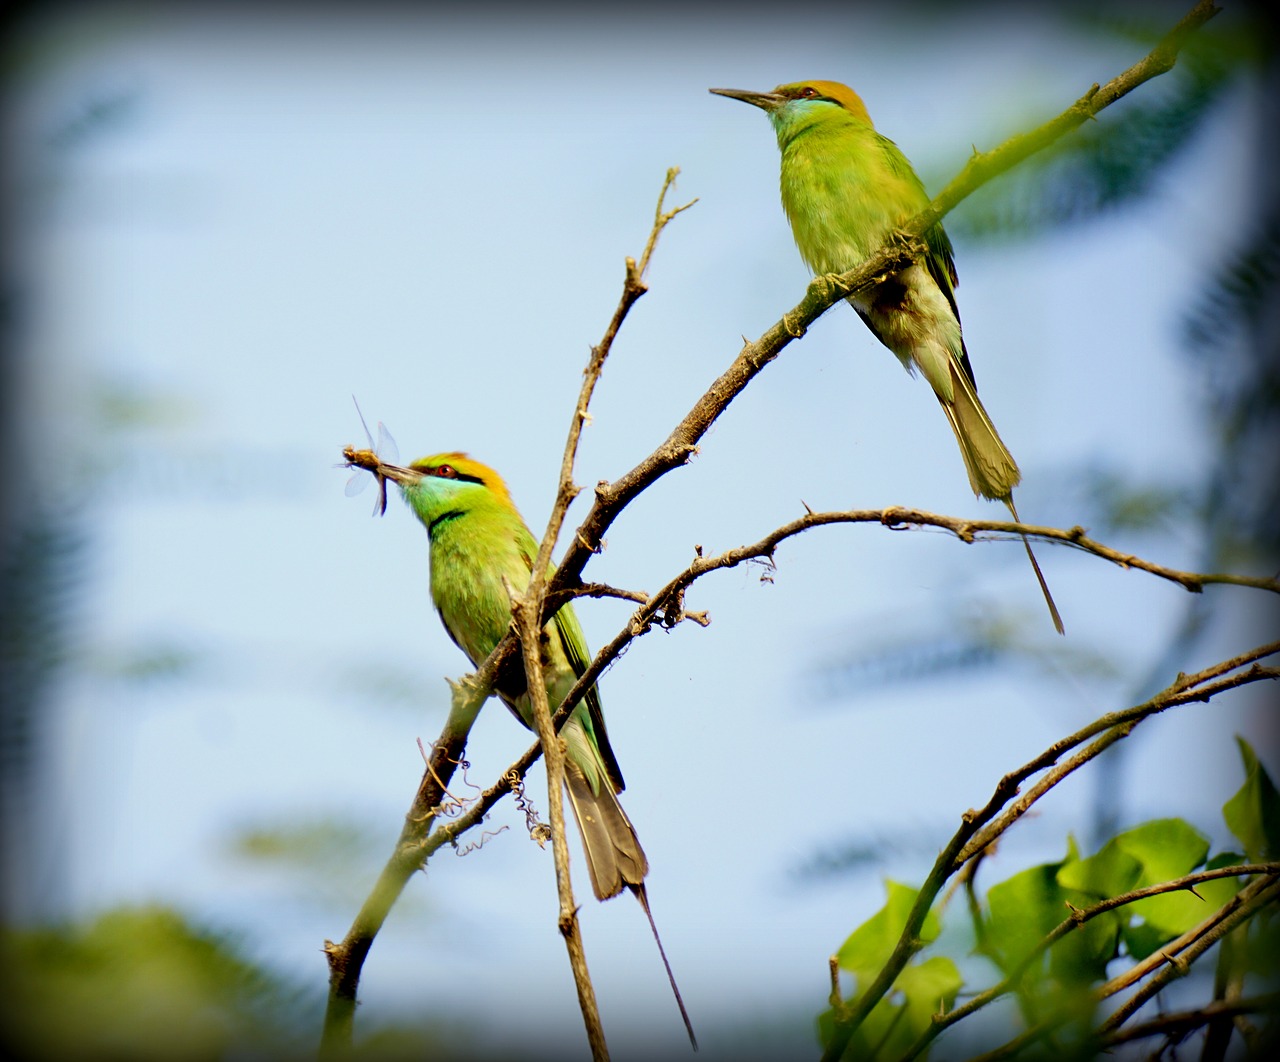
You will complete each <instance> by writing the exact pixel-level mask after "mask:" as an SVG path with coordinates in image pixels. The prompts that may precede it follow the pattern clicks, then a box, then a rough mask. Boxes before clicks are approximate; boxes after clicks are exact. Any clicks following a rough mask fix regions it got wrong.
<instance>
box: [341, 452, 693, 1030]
mask: <svg viewBox="0 0 1280 1062" xmlns="http://www.w3.org/2000/svg"><path fill="white" fill-rule="evenodd" d="M343 453H344V456H345V457H346V459H347V463H348V464H349V465H353V466H356V467H360V468H366V469H368V471H370V472H372V473H373V474H374V476H375V477H376V478H378V479H379V481H382V480H387V479H389V480H391V481H392V482H393V483H395V484H396V485H397V486H398V487H399V488H400V491H401V493H402V494H403V496H404V499H405V501H406V502H407V503H408V505H409V508H410V509H412V510H413V513H414V515H415V516H416V517H417V518H418V519H419V520H420V521H421V522H422V525H423V526H424V527H425V528H426V529H427V536H428V537H429V539H430V542H431V600H432V602H433V603H434V604H435V607H436V611H437V612H439V614H440V619H441V621H442V622H443V623H444V628H445V630H446V631H448V633H449V637H450V638H452V639H453V640H454V642H455V643H456V644H457V645H458V647H459V648H460V649H461V650H462V651H463V652H464V653H466V654H467V657H468V659H470V661H471V663H472V664H474V665H477V666H478V665H479V664H481V663H482V662H483V661H484V659H485V658H486V657H487V656H488V655H489V654H490V653H491V652H492V651H493V649H494V647H495V646H497V644H498V642H500V641H501V640H502V637H503V635H505V634H506V632H507V628H508V627H509V626H510V623H511V601H510V596H509V594H510V592H516V593H518V592H520V591H523V590H524V589H525V588H526V587H527V586H528V585H529V578H530V572H531V571H532V568H533V562H534V558H535V557H536V555H537V552H538V544H537V542H536V541H535V540H534V537H533V535H532V534H531V533H530V531H529V528H528V527H527V526H526V525H525V522H524V520H523V519H521V516H520V513H519V512H518V511H517V510H516V507H515V504H514V503H513V502H512V500H511V495H510V494H509V493H508V491H507V486H506V484H505V483H504V482H503V481H502V478H501V477H500V476H499V475H498V473H497V472H495V471H494V470H493V469H492V468H489V467H488V466H487V465H482V464H481V463H480V462H479V461H474V460H472V459H471V458H470V457H468V456H467V455H466V454H463V453H445V454H437V455H435V456H434V457H424V458H422V459H421V460H418V461H414V462H413V463H412V464H410V465H409V466H408V467H401V466H399V465H392V464H388V463H386V462H385V461H382V460H381V459H380V458H379V457H378V456H377V455H376V454H375V453H373V452H372V451H371V450H365V451H357V450H354V449H353V448H351V447H348V448H347V449H346V450H345V451H344V452H343ZM544 634H545V637H544V639H543V645H542V667H543V674H544V676H545V680H546V687H547V699H548V701H549V702H550V705H551V710H552V711H553V712H554V711H555V709H556V707H557V706H558V705H559V704H560V703H561V702H562V701H563V700H564V698H565V695H566V694H567V693H568V692H569V690H570V689H571V688H572V687H573V685H574V683H575V682H576V681H577V679H578V677H579V676H580V675H581V674H582V673H583V672H584V671H585V670H586V668H587V665H588V664H589V663H590V662H591V653H590V652H589V651H588V649H587V643H586V639H585V638H584V637H583V633H582V628H581V626H579V624H578V618H577V616H576V615H574V611H573V607H572V606H571V605H568V604H566V605H565V606H564V607H562V608H561V609H560V611H559V612H557V613H556V614H555V616H554V617H553V618H552V619H551V620H549V621H548V623H547V625H546V627H545V629H544ZM497 692H498V694H499V696H500V697H501V698H502V700H503V701H504V702H505V703H506V705H507V707H508V708H510V709H511V711H512V713H513V714H514V715H515V717H516V718H517V719H519V720H520V722H522V723H523V724H524V725H525V726H526V727H529V728H530V729H533V707H532V704H531V703H530V699H529V696H528V687H527V684H526V681H525V675H524V669H523V667H521V666H520V665H519V661H518V657H517V659H516V662H515V664H514V665H513V666H510V667H508V668H507V669H506V670H504V672H503V673H502V675H501V676H500V677H499V679H498V684H497ZM560 736H561V737H562V738H563V739H564V742H565V745H566V746H567V750H568V754H567V757H566V763H565V783H566V788H567V790H568V793H569V803H570V806H571V807H572V808H573V814H574V818H575V819H576V820H577V823H578V832H579V833H580V834H581V835H582V845H583V849H584V850H585V852H586V857H587V869H588V871H589V873H590V875H591V887H592V889H593V890H594V891H595V894H596V897H597V899H600V900H607V899H609V898H610V897H613V896H616V895H617V894H618V893H620V892H621V891H622V890H623V889H624V888H626V889H629V890H630V891H631V892H632V893H634V894H635V896H636V898H637V899H638V900H639V901H640V905H641V906H642V907H643V908H644V912H645V914H646V915H647V916H648V918H649V924H650V927H651V928H652V929H653V936H654V940H655V941H657V944H658V951H659V953H660V954H661V956H662V962H663V965H664V966H665V967H666V970H667V976H668V978H669V979H670V980H671V988H672V991H674V992H675V996H676V1002H677V1003H678V1004H679V1006H680V1013H681V1016H682V1017H683V1018H684V1022H685V1026H686V1028H687V1029H688V1031H689V1039H690V1041H691V1042H692V1043H693V1045H694V1048H695V1049H696V1048H697V1041H696V1040H695V1039H694V1035H693V1027H692V1026H691V1025H690V1023H689V1016H688V1014H687V1012H686V1011H685V1008H684V1001H683V1000H682V999H681V998H680V990H679V989H678V988H677V987H676V982H675V977H674V976H673V975H672V973H671V965H670V963H668V962H667V956H666V952H665V951H664V950H663V947H662V940H661V938H659V936H658V928H657V926H656V924H654V921H653V914H652V913H651V912H650V910H649V900H648V896H647V894H646V892H645V887H644V879H645V875H646V874H648V872H649V861H648V859H646V858H645V854H644V849H643V848H641V847H640V839H639V837H637V836H636V831H635V827H634V826H632V825H631V820H630V819H629V818H627V813H626V812H625V811H623V810H622V805H621V804H620V803H619V802H618V793H620V792H622V789H623V780H622V771H621V770H620V769H619V767H618V760H617V757H615V756H614V754H613V749H612V748H611V747H610V745H609V734H608V731H607V730H606V729H605V723H604V714H603V712H602V711H601V708H600V694H599V691H598V690H597V689H596V687H595V686H592V687H591V688H590V689H589V690H588V691H587V693H586V695H585V696H584V697H583V699H582V701H581V702H580V703H579V704H578V706H577V707H576V708H575V709H574V711H573V714H572V715H571V716H570V717H569V719H568V721H567V722H566V723H565V724H564V727H563V728H562V729H561V730H560Z"/></svg>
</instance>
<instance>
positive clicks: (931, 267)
mask: <svg viewBox="0 0 1280 1062" xmlns="http://www.w3.org/2000/svg"><path fill="white" fill-rule="evenodd" d="M710 91H711V92H712V93H714V94H716V95H718V96H728V97H729V98H731V99H736V100H742V101H743V102H745V103H750V104H753V105H754V106H756V107H759V108H761V109H762V110H763V111H764V112H765V113H766V114H767V115H768V116H769V121H770V122H771V123H772V125H773V129H774V132H775V133H776V134H777V136H778V148H779V150H780V151H781V152H782V181H781V184H782V206H783V209H784V210H785V211H786V214H787V220H788V221H790V223H791V233H792V235H793V236H794V237H795V241H796V246H797V247H798V248H799V249H800V256H801V257H802V258H803V259H804V261H805V264H806V265H808V267H809V268H810V269H812V270H813V271H814V273H816V274H818V275H823V274H826V273H843V272H845V271H846V270H849V269H852V268H853V267H854V266H856V265H858V264H859V263H860V262H862V261H863V260H865V259H866V258H868V257H870V255H871V254H872V253H873V252H874V251H876V250H877V249H878V248H879V247H880V246H881V245H882V244H883V243H884V242H885V241H886V239H887V238H888V237H889V235H890V234H891V233H892V232H893V231H894V229H895V227H896V226H898V225H900V224H901V223H903V222H904V221H906V220H907V219H908V218H910V217H911V216H912V215H914V214H918V213H919V212H920V211H921V210H923V209H924V208H925V207H926V206H928V204H929V196H928V195H927V193H926V192H925V190H924V185H923V184H922V183H921V181H920V178H919V177H917V176H916V173H915V171H914V170H913V169H912V168H911V163H910V162H908V161H907V159H906V156H905V155H903V154H902V152H901V151H899V150H898V146H897V145H896V144H894V143H893V141H892V140H889V139H888V138H887V137H884V136H882V135H881V134H880V133H878V132H876V130H875V127H874V126H873V125H872V124H871V118H870V117H869V116H868V114H867V108H866V107H865V106H864V105H863V102H862V100H861V99H860V98H859V97H858V95H857V94H856V93H855V92H854V91H853V90H852V89H850V88H848V87H847V86H845V85H841V84H839V83H837V82H835V81H801V82H797V83H795V84H793V85H779V86H778V87H777V88H775V89H774V90H773V91H772V92H749V91H744V90H741V89H724V88H713V89H711V90H710ZM925 242H926V244H927V245H928V253H927V254H926V255H925V256H924V257H923V258H922V259H921V260H920V261H917V262H915V263H913V264H911V265H909V266H907V268H905V269H903V270H901V271H899V272H898V273H895V274H894V275H892V276H890V277H888V278H886V279H885V280H883V281H882V282H881V283H880V284H878V285H877V286H876V287H875V288H874V289H873V290H872V291H871V292H870V293H869V294H867V295H865V296H856V297H855V296H850V297H849V300H848V301H849V303H850V305H852V306H853V308H854V309H855V310H857V311H858V316H859V317H861V318H862V320H863V321H865V322H866V324H867V327H868V328H870V329H871V332H872V334H873V335H875V337H876V338H877V339H878V340H880V342H881V343H883V344H884V345H885V346H886V347H888V348H889V349H890V350H891V351H893V353H894V354H896V355H897V357H898V360H899V361H900V362H902V364H903V366H904V367H905V368H906V370H907V371H908V372H909V373H914V372H915V371H916V370H917V369H918V370H919V371H920V373H921V375H923V376H924V378H925V379H926V380H928V381H929V385H930V386H931V387H932V388H933V393H934V394H935V395H937V397H938V401H939V403H941V405H942V411H943V413H945V414H946V417H947V421H948V423H950V425H951V430H952V431H953V432H955V436H956V442H958V443H959V444H960V455H961V456H962V457H963V458H964V464H965V468H966V470H967V471H968V473H969V484H970V486H972V487H973V492H974V493H975V494H979V495H981V496H982V497H984V498H990V499H993V500H995V501H1002V502H1004V504H1005V505H1006V506H1008V508H1009V512H1010V513H1012V514H1013V518H1014V519H1015V520H1018V512H1017V510H1016V509H1015V508H1014V504H1013V488H1014V487H1016V486H1017V485H1018V482H1019V480H1020V479H1021V478H1022V474H1021V472H1019V471H1018V465H1017V463H1016V462H1015V461H1014V459H1013V455H1012V454H1010V453H1009V450H1008V447H1006V446H1005V444H1004V443H1003V442H1002V441H1001V439H1000V435H999V434H998V433H997V431H996V428H995V425H994V424H992V422H991V418H990V417H989V416H988V415H987V411H986V410H985V409H984V408H983V406H982V402H981V401H980V400H979V399H978V392H977V389H976V386H975V384H974V379H973V369H972V368H971V367H970V365H969V354H968V352H967V351H966V350H965V346H964V337H963V335H962V334H961V331H960V311H959V310H958V309H957V308H956V296H955V287H956V283H957V278H956V267H955V263H954V261H953V260H952V251H951V241H950V240H949V239H948V238H947V234H946V232H945V231H943V228H942V226H941V225H940V224H939V225H935V226H934V227H933V228H932V229H930V230H929V231H928V232H927V233H926V234H925ZM1022 541H1023V544H1024V545H1025V546H1026V548H1027V556H1028V557H1030V559H1031V566H1032V568H1033V569H1034V570H1035V573H1036V578H1037V579H1038V580H1039V582H1040V589H1041V590H1042V591H1043V592H1044V598H1045V602H1046V603H1047V604H1048V606H1049V614H1050V615H1051V616H1052V618H1053V625H1054V627H1055V628H1056V629H1057V631H1058V633H1059V634H1061V633H1062V619H1061V617H1060V616H1059V615H1058V609H1057V606H1056V605H1055V604H1054V601H1053V596H1052V595H1051V594H1050V593H1049V587H1048V585H1047V584H1046V583H1045V580H1044V575H1043V574H1042V573H1041V571H1040V565H1039V564H1038V563H1036V558H1035V554H1034V553H1032V552H1031V544H1030V542H1028V541H1027V539H1026V537H1025V536H1024V537H1023V540H1022Z"/></svg>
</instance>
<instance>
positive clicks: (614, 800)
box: [564, 760, 698, 1051]
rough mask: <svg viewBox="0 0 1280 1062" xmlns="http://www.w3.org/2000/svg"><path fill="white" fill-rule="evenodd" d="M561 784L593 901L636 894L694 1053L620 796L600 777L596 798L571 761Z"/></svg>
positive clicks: (645, 863) (645, 869)
mask: <svg viewBox="0 0 1280 1062" xmlns="http://www.w3.org/2000/svg"><path fill="white" fill-rule="evenodd" d="M564 778H565V783H566V788H567V789H568V790H569V804H570V806H571V807H572V808H573V817H574V818H575V819H576V820H577V822H578V832H579V833H580V834H581V835H582V847H583V850H584V851H585V852H586V855H587V870H588V872H589V873H590V874H591V888H592V889H593V890H594V891H595V894H596V899H597V900H607V899H609V898H610V897H613V896H617V895H618V893H620V892H621V891H622V890H623V888H624V887H626V888H628V889H630V890H631V891H632V892H633V893H635V897H636V899H637V900H639V901H640V906H641V907H643V908H644V913H645V917H646V918H648V919H649V928H650V929H652V930H653V940H654V943H656V944H657V945H658V954H659V955H660V956H661V957H662V965H663V966H664V967H665V968H666V971H667V980H668V981H670V982H671V991H672V992H673V993H674V994H675V997H676V1005H677V1006H678V1007H679V1008H680V1017H681V1018H683V1019H684V1027H685V1029H686V1030H688V1033H689V1042H690V1043H691V1044H692V1045H693V1049H694V1050H695V1051H696V1050H697V1049H698V1040H697V1038H696V1037H695V1036H694V1035H693V1023H692V1022H690V1021H689V1012H688V1011H687V1010H685V1009H684V999H683V998H681V995H680V989H679V987H678V986H677V985H676V977H675V974H673V973H672V972H671V963H670V962H668V961H667V952H666V949H665V948H664V947H663V946H662V938H661V937H660V936H659V935H658V925H657V923H656V922H654V920H653V912H652V911H650V910H649V897H648V894H647V893H646V892H645V888H644V877H645V875H646V874H648V873H649V860H648V859H646V858H645V854H644V849H643V848H641V847H640V838H639V837H637V836H636V831H635V827H634V826H632V825H631V820H630V819H629V818H627V813H626V812H625V811H623V810H622V805H621V804H620V803H619V802H618V795H617V794H616V793H615V792H614V791H613V787H612V786H611V785H610V784H609V780H608V779H607V778H605V777H603V772H601V778H600V791H599V792H596V791H595V790H593V789H592V788H591V783H590V782H589V781H587V776H586V775H585V774H583V772H582V769H581V768H580V767H579V766H578V765H577V764H575V763H574V762H573V761H572V760H569V761H568V762H566V763H565V773H564Z"/></svg>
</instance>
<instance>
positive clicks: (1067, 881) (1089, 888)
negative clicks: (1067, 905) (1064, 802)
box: [1058, 839, 1142, 906]
mask: <svg viewBox="0 0 1280 1062" xmlns="http://www.w3.org/2000/svg"><path fill="white" fill-rule="evenodd" d="M1141 874H1142V864H1141V863H1140V862H1138V860H1136V859H1134V858H1133V856H1131V855H1129V854H1128V853H1127V852H1126V851H1125V850H1124V849H1123V848H1121V847H1120V846H1119V845H1118V844H1117V843H1116V841H1115V840H1114V839H1112V840H1110V841H1108V842H1107V843H1106V844H1105V845H1104V846H1103V848H1102V851H1100V852H1098V854H1097V855H1093V856H1090V857H1089V858H1088V859H1079V860H1076V861H1075V862H1074V863H1067V864H1066V865H1065V866H1063V868H1062V869H1061V870H1059V871H1058V884H1059V885H1061V886H1062V887H1063V888H1065V889H1074V890H1075V891H1077V892H1079V893H1081V894H1083V895H1085V896H1088V897H1090V898H1091V902H1092V901H1096V900H1102V899H1106V898H1107V897H1109V896H1119V895H1120V893H1122V892H1128V891H1129V890H1130V889H1131V888H1133V886H1134V883H1135V882H1136V881H1137V880H1138V878H1139V877H1140V876H1141ZM1077 906H1078V905H1077Z"/></svg>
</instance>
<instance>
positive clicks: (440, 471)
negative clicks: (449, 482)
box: [436, 465, 458, 479]
mask: <svg viewBox="0 0 1280 1062" xmlns="http://www.w3.org/2000/svg"><path fill="white" fill-rule="evenodd" d="M436 475H437V476H440V477H442V478H443V479H457V478H458V470H457V469H456V468H454V467H453V465H441V466H440V467H439V468H437V469H436Z"/></svg>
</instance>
